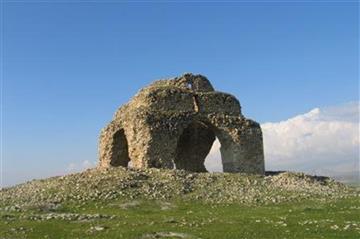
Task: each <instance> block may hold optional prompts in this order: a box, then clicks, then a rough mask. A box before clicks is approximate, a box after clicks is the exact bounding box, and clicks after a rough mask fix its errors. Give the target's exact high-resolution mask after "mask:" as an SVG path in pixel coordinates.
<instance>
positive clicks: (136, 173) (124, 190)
mask: <svg viewBox="0 0 360 239" xmlns="http://www.w3.org/2000/svg"><path fill="white" fill-rule="evenodd" d="M350 195H352V196H353V195H357V196H359V192H358V191H355V190H354V189H352V188H349V187H347V186H345V185H344V184H342V183H339V182H336V181H334V180H332V179H330V178H319V177H314V176H308V175H305V174H302V173H289V172H284V173H279V174H274V175H271V176H259V175H258V176H257V175H246V174H232V173H191V172H187V171H183V170H166V169H141V170H138V169H127V168H123V167H119V168H110V169H106V170H99V169H90V170H87V171H85V172H82V173H76V174H70V175H67V176H62V177H53V178H49V179H45V180H33V181H30V182H27V183H24V184H21V185H18V186H15V187H11V188H4V189H2V190H1V191H0V210H3V211H15V212H16V211H21V210H24V209H27V208H34V207H36V208H39V209H41V210H42V211H48V212H51V211H52V210H53V209H54V208H56V207H57V206H56V205H59V204H62V203H64V202H66V203H76V204H85V203H86V202H88V201H98V200H101V201H107V200H113V199H117V198H124V199H126V200H127V201H128V202H131V201H136V200H138V199H159V200H162V201H164V200H165V201H166V200H171V199H177V198H181V199H182V200H201V201H204V202H209V203H243V204H269V203H280V202H286V201H298V200H303V199H314V200H330V199H336V198H343V197H348V196H350Z"/></svg>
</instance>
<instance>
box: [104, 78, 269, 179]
mask: <svg viewBox="0 0 360 239" xmlns="http://www.w3.org/2000/svg"><path fill="white" fill-rule="evenodd" d="M216 137H217V138H218V139H219V141H220V144H221V148H220V152H221V160H222V165H223V171H224V172H243V173H256V174H264V170H265V169H264V152H263V140H262V132H261V128H260V125H259V124H258V123H256V122H255V121H252V120H250V119H247V118H245V117H244V116H243V115H242V113H241V107H240V103H239V101H238V100H237V99H236V98H235V97H234V96H232V95H230V94H227V93H223V92H218V91H215V90H214V88H213V87H212V85H211V83H210V82H209V81H208V80H207V78H206V77H204V76H202V75H193V74H190V73H187V74H184V75H182V76H180V77H175V78H172V79H166V80H158V81H155V82H153V83H152V84H151V85H149V86H147V87H145V88H143V89H141V90H140V91H139V92H138V93H137V94H136V95H135V96H134V97H133V99H132V100H131V101H130V102H128V103H127V104H125V105H123V106H121V107H120V108H119V109H118V110H117V112H116V113H115V116H114V118H113V120H112V121H111V122H110V123H109V124H108V125H107V126H106V127H105V128H104V129H102V131H101V135H100V142H99V158H100V159H99V160H100V161H99V165H98V166H99V167H100V168H109V167H118V166H123V167H127V166H128V165H129V163H131V166H132V167H134V168H153V167H154V168H168V169H172V168H176V169H184V170H188V171H194V172H206V168H205V166H204V162H205V158H206V156H207V154H208V153H209V151H210V149H211V147H212V144H213V142H214V140H215V139H216Z"/></svg>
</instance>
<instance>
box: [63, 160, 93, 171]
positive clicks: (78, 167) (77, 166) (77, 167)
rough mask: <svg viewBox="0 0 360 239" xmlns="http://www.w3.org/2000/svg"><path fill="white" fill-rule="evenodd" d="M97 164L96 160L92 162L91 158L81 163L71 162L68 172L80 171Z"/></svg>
mask: <svg viewBox="0 0 360 239" xmlns="http://www.w3.org/2000/svg"><path fill="white" fill-rule="evenodd" d="M95 166H96V162H91V161H89V160H84V161H82V162H80V163H74V162H73V163H70V164H69V165H68V167H67V170H66V171H67V172H68V173H75V172H80V171H83V170H86V169H89V168H93V167H95Z"/></svg>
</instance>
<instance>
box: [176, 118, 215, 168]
mask: <svg viewBox="0 0 360 239" xmlns="http://www.w3.org/2000/svg"><path fill="white" fill-rule="evenodd" d="M214 140H215V133H214V131H213V130H212V129H211V128H210V127H209V126H208V125H206V124H204V123H202V122H192V123H191V124H189V125H188V127H186V128H185V129H184V131H183V132H182V134H181V136H180V137H179V140H178V143H177V148H176V154H175V160H174V163H175V168H176V169H184V170H187V171H193V172H207V170H206V167H205V165H204V162H205V158H206V156H207V155H208V154H209V152H210V149H211V147H212V145H213V142H214Z"/></svg>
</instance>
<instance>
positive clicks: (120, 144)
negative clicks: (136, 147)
mask: <svg viewBox="0 0 360 239" xmlns="http://www.w3.org/2000/svg"><path fill="white" fill-rule="evenodd" d="M113 137H114V138H113V145H112V146H113V150H112V152H113V154H112V155H111V162H110V164H111V166H114V167H117V166H123V167H127V166H128V163H129V161H130V158H129V153H128V143H127V140H126V135H125V132H124V130H123V129H121V130H119V131H117V132H116V133H115V134H114V136H113Z"/></svg>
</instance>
